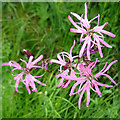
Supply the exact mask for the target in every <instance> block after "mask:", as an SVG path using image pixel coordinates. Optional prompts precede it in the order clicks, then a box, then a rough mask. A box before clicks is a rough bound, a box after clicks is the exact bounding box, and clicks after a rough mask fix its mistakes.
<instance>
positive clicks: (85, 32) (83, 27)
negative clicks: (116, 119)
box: [68, 3, 115, 60]
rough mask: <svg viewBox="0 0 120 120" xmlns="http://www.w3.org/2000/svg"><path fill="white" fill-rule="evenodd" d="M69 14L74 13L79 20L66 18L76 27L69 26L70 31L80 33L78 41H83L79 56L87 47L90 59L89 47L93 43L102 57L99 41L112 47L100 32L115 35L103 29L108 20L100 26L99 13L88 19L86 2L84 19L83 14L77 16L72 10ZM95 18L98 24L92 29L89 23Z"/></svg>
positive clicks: (91, 46)
mask: <svg viewBox="0 0 120 120" xmlns="http://www.w3.org/2000/svg"><path fill="white" fill-rule="evenodd" d="M71 14H72V15H74V16H75V17H76V18H77V19H78V20H80V22H74V21H73V19H72V18H71V17H70V16H68V19H69V20H70V22H71V23H72V24H73V25H74V26H75V28H76V29H74V28H71V29H70V32H74V33H81V37H80V42H82V41H85V42H84V44H83V45H82V48H81V50H80V53H79V57H80V58H81V57H82V55H83V52H84V50H85V48H86V47H87V57H88V59H89V60H90V50H91V48H93V46H94V45H96V46H97V47H98V51H99V54H100V56H101V57H103V54H102V50H101V47H102V45H100V42H101V43H102V44H103V45H105V46H106V47H109V48H112V46H110V45H109V44H108V43H106V42H105V41H104V38H105V37H104V36H103V35H102V33H104V34H106V35H108V36H111V37H115V35H114V34H113V33H110V32H108V31H106V30H103V28H104V27H105V26H106V25H107V24H108V22H106V23H105V24H104V25H102V26H99V18H100V15H99V14H98V16H96V17H94V18H93V19H91V20H90V21H88V18H87V5H86V3H85V18H84V19H83V15H81V16H79V15H78V14H76V13H73V12H71ZM95 19H98V24H97V26H95V27H94V28H93V29H91V28H90V27H91V25H90V23H91V22H92V21H93V20H95ZM79 25H80V26H79ZM98 34H99V35H98ZM83 36H85V37H84V38H83Z"/></svg>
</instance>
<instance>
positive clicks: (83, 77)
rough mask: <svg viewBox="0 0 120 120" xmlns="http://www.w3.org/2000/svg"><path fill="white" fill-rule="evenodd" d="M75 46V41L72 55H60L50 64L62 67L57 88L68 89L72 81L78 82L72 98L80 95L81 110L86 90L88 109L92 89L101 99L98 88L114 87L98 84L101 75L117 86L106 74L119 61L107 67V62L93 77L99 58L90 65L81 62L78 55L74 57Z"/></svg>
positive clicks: (71, 93)
mask: <svg viewBox="0 0 120 120" xmlns="http://www.w3.org/2000/svg"><path fill="white" fill-rule="evenodd" d="M74 46H75V41H74V44H73V46H72V47H71V49H70V54H69V53H67V52H61V53H58V54H57V58H58V60H55V59H52V60H51V61H50V62H51V63H58V64H59V65H60V69H59V71H60V74H58V75H57V76H56V77H57V78H61V81H60V83H59V84H58V86H57V87H60V86H62V87H63V88H66V87H67V86H68V85H69V84H70V82H71V81H75V82H76V83H75V84H74V85H73V86H72V88H71V92H70V96H71V95H74V94H77V93H78V94H79V95H80V98H79V101H78V106H79V109H80V105H81V99H82V96H83V94H84V92H85V90H86V91H87V104H86V106H87V107H88V105H89V103H90V89H92V90H93V91H94V92H96V93H98V95H99V96H100V97H101V92H100V90H99V88H98V86H104V87H113V86H112V85H106V84H102V83H100V82H98V78H99V77H100V76H101V75H103V76H106V77H107V78H109V79H110V80H111V82H113V83H114V84H115V85H117V84H116V82H115V81H114V80H113V79H112V78H111V77H110V76H109V75H108V74H105V72H106V71H107V70H108V69H109V68H110V67H111V66H112V64H114V63H116V62H117V60H115V61H113V62H111V63H110V64H109V65H108V66H107V62H106V64H105V66H104V67H103V69H102V70H101V71H100V72H99V73H97V74H96V75H93V73H92V69H93V68H94V67H95V65H96V63H97V62H100V61H99V60H98V58H96V61H94V62H89V64H87V62H86V61H85V60H84V59H83V60H80V59H79V57H78V55H77V56H72V49H73V47H74ZM65 57H66V59H65ZM76 58H78V59H79V63H78V64H75V63H74V59H76ZM68 59H69V61H68ZM106 66H107V68H106ZM105 68H106V69H105ZM75 70H76V71H75ZM78 74H79V77H78V76H77V75H78ZM66 79H67V80H66ZM77 86H79V89H78V91H77V92H74V89H75V88H76V87H77Z"/></svg>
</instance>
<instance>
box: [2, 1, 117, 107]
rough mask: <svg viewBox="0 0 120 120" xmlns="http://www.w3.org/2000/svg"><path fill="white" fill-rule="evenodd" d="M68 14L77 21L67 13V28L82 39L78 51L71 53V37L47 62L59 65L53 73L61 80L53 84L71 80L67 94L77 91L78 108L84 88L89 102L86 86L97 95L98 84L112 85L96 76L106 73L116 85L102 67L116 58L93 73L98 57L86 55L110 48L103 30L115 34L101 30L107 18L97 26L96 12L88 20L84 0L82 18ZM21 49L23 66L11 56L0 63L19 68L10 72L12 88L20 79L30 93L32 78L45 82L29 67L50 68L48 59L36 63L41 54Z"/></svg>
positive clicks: (107, 67) (110, 34) (98, 17)
mask: <svg viewBox="0 0 120 120" xmlns="http://www.w3.org/2000/svg"><path fill="white" fill-rule="evenodd" d="M71 14H72V15H73V16H75V17H76V18H77V19H78V20H79V21H78V22H75V21H74V20H73V19H72V18H71V16H70V15H69V16H68V19H69V20H70V22H71V23H72V24H73V25H74V27H75V28H71V29H70V32H74V33H81V36H80V43H81V42H82V41H84V43H83V45H82V47H81V49H80V52H79V54H78V55H73V54H72V51H73V48H74V47H75V40H74V42H73V45H72V47H71V49H70V52H69V53H68V52H64V51H63V52H60V53H58V54H57V59H58V60H56V59H51V60H50V63H57V64H59V65H60V68H59V69H58V71H59V72H60V73H59V74H58V75H57V76H56V77H57V78H61V80H60V82H59V84H58V86H57V87H61V86H62V87H63V88H66V87H68V85H69V84H72V82H71V81H74V82H75V84H74V85H73V86H72V88H71V91H70V94H69V95H70V96H71V95H75V94H78V95H79V96H80V97H79V100H78V106H79V109H80V107H81V100H82V97H83V94H84V92H85V91H86V92H87V103H86V106H87V107H88V105H89V103H90V90H92V91H93V92H95V93H97V94H98V95H99V96H100V97H101V92H100V90H99V86H104V87H107V88H108V87H113V85H107V84H103V83H101V82H100V81H99V78H100V76H105V77H107V78H108V79H109V80H110V81H111V82H112V83H114V84H115V85H117V83H116V82H115V81H114V80H113V79H112V78H111V77H110V76H109V75H108V74H106V71H107V70H108V69H109V68H110V67H111V66H112V65H113V64H114V63H116V62H117V60H115V61H113V62H111V63H110V64H109V65H108V66H107V62H106V63H105V65H104V67H103V69H102V70H101V71H100V72H98V73H97V74H94V73H93V69H94V67H96V64H97V63H98V62H100V61H99V60H98V58H96V60H95V61H94V62H93V61H91V59H90V57H91V55H92V54H94V53H96V52H97V51H98V52H99V54H100V56H101V57H103V53H102V48H103V45H105V46H106V47H108V48H112V46H111V45H109V44H108V43H107V42H105V40H104V38H105V37H104V36H103V34H106V35H108V36H111V37H115V35H114V34H113V33H111V32H108V31H106V30H103V29H104V27H105V26H106V25H107V24H108V23H107V22H106V23H105V24H103V25H101V26H100V25H99V19H100V14H98V15H97V16H96V17H94V18H93V19H91V20H88V18H87V4H86V3H85V17H84V18H83V15H81V16H79V15H78V14H76V13H73V12H71ZM95 19H97V20H98V23H97V25H96V26H95V27H93V28H91V24H90V23H91V22H92V21H94V20H95ZM100 43H102V44H103V45H101V44H100ZM24 53H25V54H26V55H27V57H28V59H29V61H28V63H27V62H26V61H24V60H22V59H20V60H21V61H22V62H24V63H25V64H26V67H25V68H22V67H21V66H20V65H19V64H18V63H17V62H15V61H13V60H11V61H9V62H8V63H3V64H2V66H10V67H14V69H13V70H12V71H14V70H21V71H22V72H21V73H19V74H16V75H13V76H14V80H16V84H15V88H16V91H17V92H18V84H19V82H22V83H23V84H24V85H25V86H26V89H27V90H28V93H29V94H31V90H30V87H31V88H32V91H35V92H37V88H36V86H35V82H37V83H38V84H40V85H42V86H46V84H44V83H42V82H40V81H39V80H37V79H36V78H38V77H42V76H43V75H40V76H33V75H31V73H30V72H31V71H32V70H33V68H34V70H36V69H38V68H41V69H44V70H45V71H48V72H49V73H50V71H49V70H48V68H47V67H48V65H49V63H48V59H45V60H43V61H42V65H41V66H40V65H38V62H39V61H41V60H42V58H43V55H40V56H39V57H38V58H37V59H35V58H34V57H33V55H32V53H31V52H30V51H28V50H25V49H24ZM76 60H77V62H76ZM23 75H25V78H24V77H23ZM76 87H78V91H75V89H76Z"/></svg>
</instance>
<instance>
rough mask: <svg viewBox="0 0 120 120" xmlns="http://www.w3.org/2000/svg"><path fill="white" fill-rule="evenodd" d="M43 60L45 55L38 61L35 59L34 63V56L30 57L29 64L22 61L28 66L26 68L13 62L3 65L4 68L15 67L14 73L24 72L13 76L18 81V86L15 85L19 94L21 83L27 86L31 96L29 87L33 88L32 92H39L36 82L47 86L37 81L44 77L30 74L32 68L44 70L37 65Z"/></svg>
mask: <svg viewBox="0 0 120 120" xmlns="http://www.w3.org/2000/svg"><path fill="white" fill-rule="evenodd" d="M42 58H43V55H40V56H39V57H38V58H37V59H35V60H34V61H33V62H32V60H33V56H29V61H28V63H27V62H26V61H24V60H22V59H20V60H21V61H22V62H24V63H25V64H26V68H22V67H21V66H20V65H19V64H18V63H17V62H15V61H13V60H11V61H9V62H8V63H2V66H10V67H15V68H14V69H13V70H12V71H14V70H22V72H21V73H20V74H17V75H13V76H14V80H16V84H15V88H16V92H18V84H19V82H22V83H24V84H25V86H26V89H27V90H28V93H29V94H31V91H30V88H29V86H31V87H32V91H35V92H37V88H36V87H35V83H34V82H37V83H38V84H40V85H43V86H46V84H44V83H42V82H40V81H39V80H37V79H36V78H38V77H42V76H43V75H40V76H32V75H31V74H30V71H31V70H32V68H42V67H41V66H38V65H36V64H37V63H38V62H39V61H40V60H41V59H42ZM23 75H25V79H23Z"/></svg>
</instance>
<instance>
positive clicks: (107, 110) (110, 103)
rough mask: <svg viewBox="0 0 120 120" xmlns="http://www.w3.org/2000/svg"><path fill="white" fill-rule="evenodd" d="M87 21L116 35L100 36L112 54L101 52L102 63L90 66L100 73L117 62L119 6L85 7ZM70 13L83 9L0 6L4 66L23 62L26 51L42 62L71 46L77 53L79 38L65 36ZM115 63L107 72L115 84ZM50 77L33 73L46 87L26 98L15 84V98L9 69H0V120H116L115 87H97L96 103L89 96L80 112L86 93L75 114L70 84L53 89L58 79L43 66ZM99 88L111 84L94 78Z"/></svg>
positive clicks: (69, 4) (63, 5)
mask: <svg viewBox="0 0 120 120" xmlns="http://www.w3.org/2000/svg"><path fill="white" fill-rule="evenodd" d="M87 4H88V18H89V19H91V18H93V17H95V16H96V15H97V14H98V13H100V15H101V17H100V25H102V24H104V23H105V22H108V23H109V24H108V25H107V26H106V27H105V29H106V30H107V31H111V32H112V33H114V34H115V35H116V37H115V38H111V37H108V36H105V37H106V38H105V40H106V42H107V43H109V44H110V45H112V46H113V48H112V49H109V48H107V47H104V48H103V56H104V57H103V58H100V56H99V54H98V53H95V55H92V60H93V61H94V60H95V59H96V58H99V60H100V61H101V63H100V64H98V66H97V68H95V69H94V73H97V72H98V71H100V70H101V69H102V68H103V66H104V64H105V62H107V61H108V63H110V62H111V61H113V60H116V59H119V58H118V48H119V46H118V44H119V35H120V34H119V33H120V27H119V20H120V13H119V11H120V4H119V3H112V2H111V3H108V2H107V3H101V2H100V3H87ZM70 12H75V13H78V14H83V13H84V3H80V2H79V3H77V2H74V3H72V2H65V3H64V2H54V3H52V2H49V3H47V2H31V3H24V2H23V3H15V2H14V3H11V2H9V3H3V4H2V60H3V62H8V61H10V60H14V61H16V62H18V63H20V61H19V59H20V58H22V59H24V60H28V59H27V58H26V56H25V54H24V53H23V49H27V50H29V51H31V52H32V54H33V55H34V56H35V58H37V57H38V56H39V55H41V54H43V55H44V59H48V60H50V59H52V58H55V59H56V55H57V53H59V52H61V51H67V52H69V50H70V47H71V45H72V44H73V40H74V39H75V40H76V43H77V44H76V46H75V48H74V50H73V54H78V53H79V50H80V47H81V46H80V45H79V38H80V34H75V33H70V28H72V27H73V25H72V24H71V23H70V21H69V20H68V15H70ZM117 66H119V65H118V63H115V64H114V65H113V66H112V67H111V68H110V70H109V71H108V72H107V73H108V74H109V75H110V76H111V77H112V78H113V79H114V80H115V81H116V82H117V83H118V84H119V83H120V82H119V81H118V72H119V71H118V67H117ZM49 69H50V70H53V71H52V72H51V73H49V72H47V71H46V72H44V71H41V70H39V71H37V72H36V73H34V75H40V74H44V76H43V77H41V78H39V80H40V81H41V82H43V83H46V84H47V86H46V87H44V86H41V85H38V84H36V86H37V89H38V92H37V93H35V92H32V93H31V94H30V95H29V94H28V92H27V90H26V88H25V86H24V85H23V84H22V83H20V84H19V87H18V89H19V92H18V93H14V91H15V82H16V81H14V80H13V76H12V75H11V74H14V73H12V71H11V68H10V67H7V66H5V67H3V68H2V101H3V102H2V117H3V118H118V117H119V115H118V104H119V102H118V87H116V86H114V87H112V88H105V87H100V90H101V92H102V97H99V96H98V95H97V93H94V92H93V91H91V102H90V105H89V107H88V108H87V107H86V93H85V95H84V96H83V99H82V103H81V109H80V110H79V109H78V99H79V95H74V96H73V95H72V96H69V93H70V89H71V87H72V85H73V83H71V84H70V86H68V87H67V88H65V89H63V88H57V85H58V83H59V81H60V79H57V78H56V75H57V74H58V72H57V69H58V66H56V64H52V65H49ZM100 82H101V83H106V84H112V83H111V81H110V80H109V79H107V78H106V77H103V76H101V77H100Z"/></svg>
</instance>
